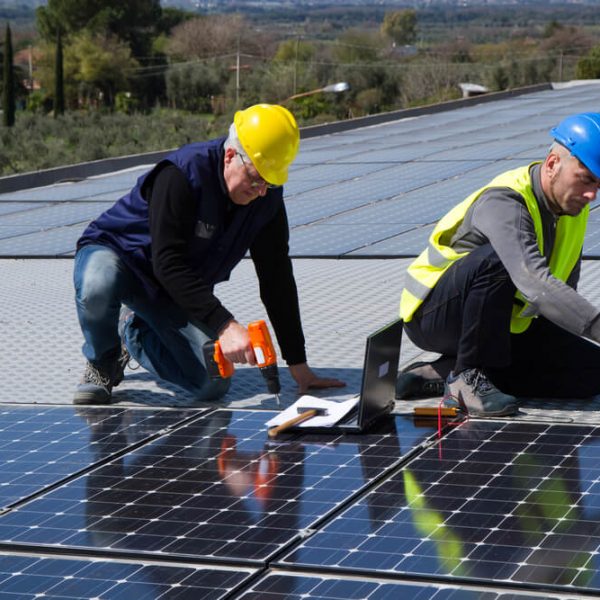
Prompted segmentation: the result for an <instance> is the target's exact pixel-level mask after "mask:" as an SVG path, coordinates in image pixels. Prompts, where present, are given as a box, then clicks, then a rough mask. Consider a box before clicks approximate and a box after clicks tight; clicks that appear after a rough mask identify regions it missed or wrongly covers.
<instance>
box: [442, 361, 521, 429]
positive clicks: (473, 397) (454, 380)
mask: <svg viewBox="0 0 600 600" xmlns="http://www.w3.org/2000/svg"><path fill="white" fill-rule="evenodd" d="M447 400H450V401H452V400H455V401H456V402H458V404H459V405H460V407H461V408H462V410H464V411H465V412H467V413H469V415H471V416H473V417H505V416H508V415H514V414H515V413H516V412H517V411H518V410H519V409H518V406H517V403H518V401H517V399H516V398H515V397H514V396H511V395H509V394H505V393H504V392H501V391H500V390H499V389H498V388H497V387H496V386H495V385H494V384H493V383H492V382H491V381H490V380H489V379H488V378H487V377H486V375H485V374H484V373H483V372H482V371H480V370H479V369H467V370H466V371H463V372H462V373H459V374H458V375H454V373H450V375H448V378H447V379H446V389H445V401H447Z"/></svg>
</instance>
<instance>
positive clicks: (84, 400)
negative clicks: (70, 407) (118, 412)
mask: <svg viewBox="0 0 600 600" xmlns="http://www.w3.org/2000/svg"><path fill="white" fill-rule="evenodd" d="M111 402H112V397H111V396H107V397H106V398H97V397H96V396H94V395H92V394H76V395H75V396H74V397H73V404H76V405H78V406H81V405H84V406H85V405H88V406H90V405H101V404H111Z"/></svg>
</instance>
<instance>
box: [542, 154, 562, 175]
mask: <svg viewBox="0 0 600 600" xmlns="http://www.w3.org/2000/svg"><path fill="white" fill-rule="evenodd" d="M544 167H545V169H546V173H547V175H548V177H549V178H550V179H553V178H554V177H556V174H557V173H558V170H559V168H560V156H559V154H558V152H549V153H548V156H546V160H545V161H544Z"/></svg>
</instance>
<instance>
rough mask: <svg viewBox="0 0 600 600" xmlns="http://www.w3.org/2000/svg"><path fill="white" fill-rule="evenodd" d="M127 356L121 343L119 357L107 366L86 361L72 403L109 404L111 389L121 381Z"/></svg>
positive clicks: (125, 349) (127, 360) (127, 359)
mask: <svg viewBox="0 0 600 600" xmlns="http://www.w3.org/2000/svg"><path fill="white" fill-rule="evenodd" d="M129 358H130V356H129V352H128V351H127V348H126V347H125V344H122V346H121V354H120V355H119V358H117V360H116V361H115V362H114V363H113V364H112V365H110V366H109V367H108V368H105V367H100V366H99V365H93V364H92V363H91V362H88V363H87V364H86V367H85V371H84V373H83V377H82V379H81V382H80V383H79V385H78V386H77V389H76V390H75V396H74V397H73V404H110V402H111V399H112V389H113V388H114V387H116V386H118V385H119V384H120V383H121V382H122V381H123V377H124V371H125V367H126V366H127V363H128V362H129Z"/></svg>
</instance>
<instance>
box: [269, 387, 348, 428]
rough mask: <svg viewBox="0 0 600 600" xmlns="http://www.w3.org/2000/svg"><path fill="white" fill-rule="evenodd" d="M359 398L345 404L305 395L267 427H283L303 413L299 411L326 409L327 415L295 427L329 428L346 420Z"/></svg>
mask: <svg viewBox="0 0 600 600" xmlns="http://www.w3.org/2000/svg"><path fill="white" fill-rule="evenodd" d="M358 398H359V397H358V396H355V397H354V398H350V400H345V401H343V402H335V401H334V400H326V399H324V398H317V397H316V396H309V395H304V396H300V398H298V400H296V402H294V404H292V405H291V406H289V407H288V408H286V409H285V410H284V411H282V412H280V413H279V414H278V415H276V416H274V417H273V418H272V419H270V420H268V421H267V423H266V425H267V427H275V426H276V425H281V424H282V423H285V422H286V421H289V420H290V419H293V418H294V417H296V416H298V414H299V413H300V412H301V411H299V410H298V409H305V408H306V409H309V408H324V409H325V410H326V411H327V413H326V414H324V415H320V416H318V417H311V418H310V419H307V420H306V421H303V422H302V423H298V425H294V427H298V428H302V427H329V426H331V425H335V424H336V423H337V422H338V421H339V420H340V419H342V418H344V417H345V416H346V415H347V414H348V413H349V412H350V411H351V410H352V408H354V407H355V406H356V405H357V403H358Z"/></svg>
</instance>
